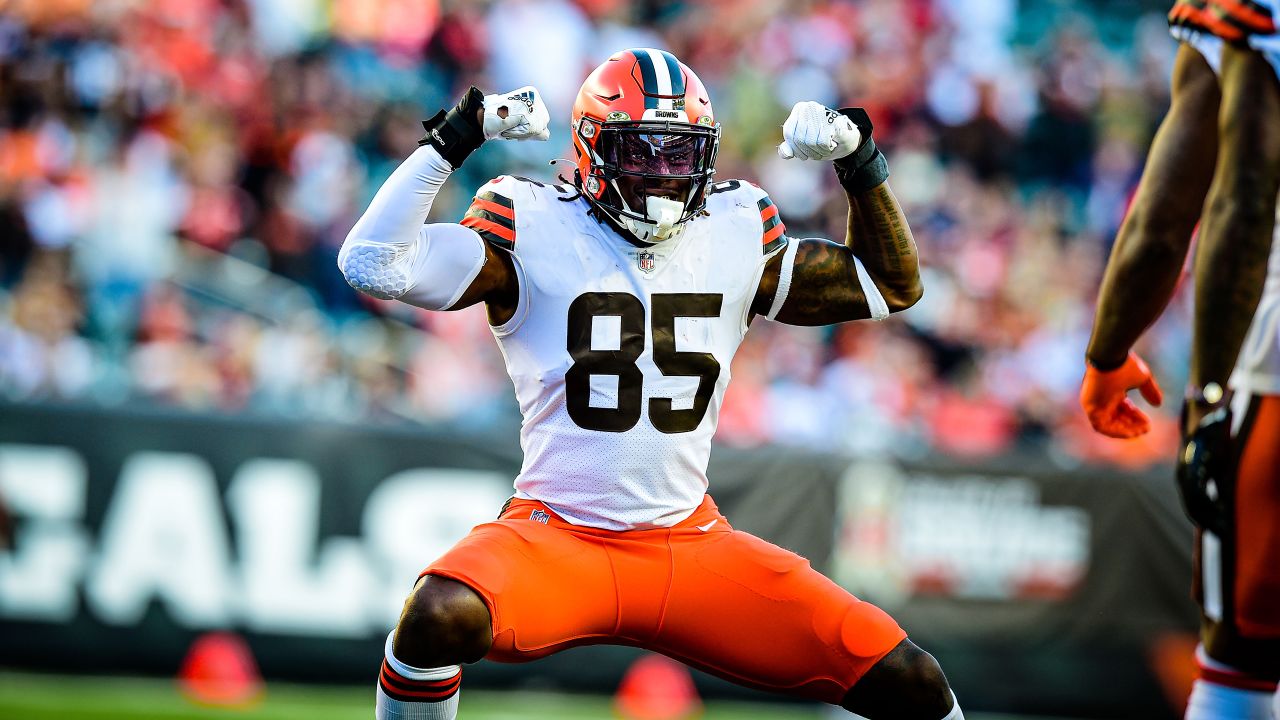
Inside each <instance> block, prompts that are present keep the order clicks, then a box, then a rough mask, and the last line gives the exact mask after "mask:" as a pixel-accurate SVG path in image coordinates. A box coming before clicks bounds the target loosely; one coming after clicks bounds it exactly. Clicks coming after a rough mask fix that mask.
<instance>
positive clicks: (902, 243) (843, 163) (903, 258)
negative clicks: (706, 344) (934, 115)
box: [752, 103, 924, 325]
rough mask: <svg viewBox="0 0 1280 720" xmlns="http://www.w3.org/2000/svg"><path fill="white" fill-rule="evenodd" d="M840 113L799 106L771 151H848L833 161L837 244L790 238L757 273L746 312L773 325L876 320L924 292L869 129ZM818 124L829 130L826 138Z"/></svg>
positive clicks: (860, 116)
mask: <svg viewBox="0 0 1280 720" xmlns="http://www.w3.org/2000/svg"><path fill="white" fill-rule="evenodd" d="M806 113H808V114H809V117H806V116H805V115H806ZM841 113H843V114H842V115H840V114H836V113H834V111H830V110H827V109H826V108H822V107H821V106H818V105H816V103H801V104H800V105H797V107H796V109H795V110H793V112H792V117H791V118H790V119H788V121H787V123H788V124H787V126H784V134H785V135H787V141H786V142H784V143H783V147H780V148H779V151H780V152H781V153H782V154H783V156H784V157H790V156H793V155H794V154H799V155H801V156H802V157H805V158H806V159H825V158H826V157H830V156H832V155H838V154H839V153H840V151H841V144H842V143H843V144H846V145H847V146H850V147H852V148H856V150H850V151H848V152H846V153H845V154H844V155H843V156H841V157H840V158H838V159H837V161H836V174H837V176H838V177H839V179H840V184H841V186H842V187H844V190H845V195H846V197H847V198H848V200H849V220H848V226H847V230H846V234H845V242H844V244H843V245H841V244H838V243H834V242H830V241H827V240H817V239H804V240H792V241H791V242H793V243H797V246H796V247H795V248H794V249H790V248H789V249H788V252H786V253H779V254H778V255H777V256H775V257H774V258H773V259H772V260H771V261H770V262H769V265H768V267H767V268H766V270H765V274H764V277H763V278H762V279H761V283H760V290H759V292H758V293H757V295H756V301H755V304H754V306H753V308H752V309H753V311H754V312H756V313H758V314H765V315H768V316H770V317H772V318H773V319H775V320H778V321H779V322H784V323H788V324H791V325H829V324H831V323H838V322H845V321H847V320H858V319H863V318H871V317H874V318H876V319H882V318H883V317H885V316H886V315H888V314H889V313H892V312H898V311H901V310H905V309H907V308H909V307H911V306H912V305H914V304H915V303H916V301H917V300H919V299H920V297H921V295H922V294H923V292H924V291H923V287H922V286H921V284H920V263H919V260H918V258H917V252H916V244H915V239H914V238H913V237H912V235H911V228H910V227H909V226H908V225H907V220H906V217H905V216H904V215H903V213H902V208H901V207H900V206H899V205H898V201H897V199H896V198H895V197H894V196H893V191H892V190H891V189H890V188H889V183H888V182H887V181H886V179H887V177H888V167H887V165H886V164H885V161H884V156H883V155H881V154H880V151H879V150H877V149H876V147H875V143H874V142H873V141H872V139H871V123H870V121H869V120H867V119H866V113H864V112H861V111H860V110H844V111H841ZM833 115H835V116H836V117H834V118H833V117H832V116H833ZM797 116H799V120H798V121H797V120H796V119H797ZM814 119H816V125H815V122H814ZM854 119H856V126H855V120H854ZM845 120H848V123H847V124H845V123H844V122H843V121H845ZM806 121H808V122H806ZM824 123H825V124H826V125H829V126H831V127H830V128H829V129H827V130H828V133H827V134H826V137H824V133H823V130H824V129H826V128H824V127H823V124H824ZM806 126H807V127H806ZM815 126H816V131H815V130H814V128H815ZM824 149H825V154H824Z"/></svg>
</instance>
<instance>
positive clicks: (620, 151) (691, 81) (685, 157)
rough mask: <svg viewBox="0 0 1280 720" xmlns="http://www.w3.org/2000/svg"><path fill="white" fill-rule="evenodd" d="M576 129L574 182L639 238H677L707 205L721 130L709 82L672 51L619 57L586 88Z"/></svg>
mask: <svg viewBox="0 0 1280 720" xmlns="http://www.w3.org/2000/svg"><path fill="white" fill-rule="evenodd" d="M571 128H572V131H573V148H574V150H575V151H576V152H577V170H575V171H574V183H575V184H576V185H577V186H578V188H579V190H581V191H582V194H583V195H584V196H586V198H587V199H588V201H590V202H591V204H592V206H594V207H595V208H596V209H597V210H598V211H599V212H601V213H604V214H605V215H607V216H608V217H609V218H611V219H612V220H613V221H615V222H616V223H617V224H618V225H620V226H622V227H623V228H624V229H626V230H628V231H630V232H631V234H633V235H634V236H635V237H636V238H637V239H638V240H640V241H642V242H648V243H653V242H658V241H661V240H666V239H669V238H672V237H674V236H676V235H677V234H679V232H680V231H681V229H682V228H683V225H684V223H685V222H687V221H689V220H690V219H691V218H693V217H694V216H695V215H697V214H698V213H699V212H701V210H702V208H703V207H704V206H705V205H706V195H707V188H708V186H709V185H710V184H711V178H712V176H713V175H715V159H716V151H717V150H718V149H719V146H720V125H719V124H718V123H717V122H716V121H715V115H714V113H713V112H712V109H711V100H710V99H709V98H708V97H707V90H706V88H705V87H703V85H702V81H701V80H699V79H698V76H697V75H694V74H693V71H692V70H690V69H689V68H688V67H687V66H685V65H684V64H683V63H681V62H680V61H679V60H676V58H675V56H674V55H672V54H671V53H669V52H666V51H665V50H654V49H651V48H635V49H631V50H623V51H621V52H618V53H615V54H614V55H613V56H612V57H610V58H609V59H608V60H606V61H605V62H604V64H602V65H601V66H600V67H598V68H596V69H595V70H594V71H592V73H591V74H590V75H589V76H587V79H586V81H585V82H584V83H582V89H580V90H579V91H578V99H577V100H576V101H575V102H574V104H573V119H572V123H571ZM620 181H621V182H620Z"/></svg>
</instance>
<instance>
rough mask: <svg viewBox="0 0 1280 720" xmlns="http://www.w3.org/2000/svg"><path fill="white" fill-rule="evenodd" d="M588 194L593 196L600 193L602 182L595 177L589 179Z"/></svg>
mask: <svg viewBox="0 0 1280 720" xmlns="http://www.w3.org/2000/svg"><path fill="white" fill-rule="evenodd" d="M587 192H589V193H591V194H592V195H595V194H597V193H599V192H600V181H599V180H598V179H596V176H594V175H592V176H590V177H588V178H587Z"/></svg>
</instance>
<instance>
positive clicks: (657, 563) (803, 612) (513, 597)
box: [423, 496, 906, 704]
mask: <svg viewBox="0 0 1280 720" xmlns="http://www.w3.org/2000/svg"><path fill="white" fill-rule="evenodd" d="M423 574H424V575H426V574H431V575H437V576H441V577H446V578H450V579H453V580H457V581H459V582H462V583H464V584H466V585H468V586H470V587H471V588H472V589H474V590H475V591H476V592H478V593H479V594H480V596H481V597H482V598H484V600H485V603H486V604H487V605H488V606H489V614H490V617H491V619H492V622H493V647H492V648H491V649H490V650H489V654H488V656H487V657H488V659H490V660H496V661H498V662H525V661H529V660H534V659H537V658H540V657H544V656H546V655H550V654H551V653H554V652H557V651H559V650H563V649H565V648H569V647H573V646H576V645H587V644H612V645H633V646H636V647H641V648H645V649H648V650H652V651H655V652H659V653H662V654H664V655H667V656H670V657H673V658H675V659H677V660H680V661H682V662H684V663H686V664H688V665H690V666H692V667H696V668H698V669H700V670H704V671H706V672H708V673H711V674H713V675H717V676H719V677H722V678H724V679H726V680H730V681H733V682H736V683H739V684H741V685H746V686H748V687H754V688H758V689H762V690H769V691H773V692H778V693H784V694H787V695H793V696H797V697H803V698H807V699H811V700H819V701H822V702H827V703H832V704H839V703H840V702H841V700H842V699H843V698H844V696H845V693H847V692H848V690H849V688H850V687H852V686H853V684H854V683H856V682H857V681H858V678H860V677H862V675H863V674H864V673H866V671H867V670H869V669H870V668H871V666H873V665H875V664H876V663H877V662H878V661H879V660H880V658H882V657H884V656H885V655H886V654H888V653H889V651H890V650H892V649H893V648H894V647H895V646H896V645H897V644H898V643H899V642H900V641H902V639H903V638H905V637H906V633H905V632H903V630H902V628H900V627H898V624H897V623H896V622H894V621H893V619H892V618H890V617H889V616H888V615H887V614H886V613H885V612H884V611H882V610H880V609H879V608H877V607H875V606H874V605H871V604H870V603H866V602H863V601H861V600H859V599H857V598H855V597H854V596H853V595H850V594H849V593H848V592H847V591H845V590H844V589H843V588H841V587H840V586H838V585H836V584H835V583H834V582H832V581H831V580H829V579H827V578H826V577H824V576H823V575H821V574H820V573H818V572H817V571H815V570H814V569H813V568H811V567H810V566H809V562H808V561H807V560H805V559H804V558H802V557H800V556H799V555H796V554H795V553H792V552H789V551H787V550H783V549H782V548H780V547H777V546H776V545H772V544H770V543H767V542H765V541H764V540H761V539H760V538H757V537H755V536H754V535H751V534H749V533H745V532H741V531H739V530H734V529H733V528H732V527H731V526H730V525H729V521H728V520H726V519H725V518H724V516H723V515H721V514H720V511H719V509H717V508H716V505H715V503H714V502H712V500H711V498H710V496H708V497H707V498H706V499H705V500H704V501H703V503H702V505H701V506H700V507H699V508H698V509H697V510H696V511H695V512H694V513H693V515H691V516H690V517H689V518H687V519H686V520H684V521H683V522H681V523H679V524H678V525H676V526H674V527H671V528H660V529H654V530H631V531H626V532H615V531H610V530H601V529H597V528H589V527H579V526H575V525H571V524H569V523H567V522H565V521H564V520H563V519H561V518H560V517H559V516H557V515H556V514H555V513H554V512H552V511H551V510H550V508H548V507H547V506H545V505H543V504H542V503H540V502H536V501H532V500H518V499H516V500H512V501H511V502H510V503H509V504H508V505H507V507H506V508H505V509H504V511H503V512H502V515H501V516H500V517H499V518H498V519H497V520H496V521H494V522H489V523H485V524H483V525H478V526H476V527H475V528H474V529H473V530H472V531H471V533H470V534H468V535H467V536H466V537H465V538H463V539H462V540H461V541H460V542H459V543H458V544H457V545H455V546H453V548H452V549H451V550H449V552H447V553H445V555H444V556H443V557H441V558H440V559H439V560H437V561H435V562H434V563H432V564H431V566H430V567H428V568H427V569H426V570H425V571H423Z"/></svg>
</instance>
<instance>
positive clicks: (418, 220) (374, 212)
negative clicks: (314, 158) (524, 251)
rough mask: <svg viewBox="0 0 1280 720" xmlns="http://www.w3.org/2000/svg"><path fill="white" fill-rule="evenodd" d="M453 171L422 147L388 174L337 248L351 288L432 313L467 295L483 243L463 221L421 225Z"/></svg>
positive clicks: (482, 253) (481, 264) (481, 263)
mask: <svg viewBox="0 0 1280 720" xmlns="http://www.w3.org/2000/svg"><path fill="white" fill-rule="evenodd" d="M452 171H453V168H452V166H450V165H449V163H448V162H446V161H445V159H444V158H442V157H440V153H439V152H438V151H437V150H436V149H435V148H433V147H431V146H424V147H420V148H418V149H417V150H416V151H415V152H414V153H413V154H412V155H410V156H409V158H408V159H407V160H405V161H404V162H403V163H402V164H401V165H400V167H398V168H396V170H395V172H393V173H392V174H391V177H389V178H387V181H386V182H385V183H383V185H382V187H381V188H380V189H379V190H378V194H377V195H375V196H374V198H373V202H371V203H370V204H369V209H368V210H366V211H365V213H364V215H362V216H361V217H360V220H358V221H357V222H356V224H355V227H353V228H351V232H350V233H348V234H347V239H346V241H345V242H343V244H342V250H340V251H339V252H338V267H339V268H340V269H341V270H342V275H343V276H344V277H345V278H346V279H347V282H348V283H349V284H350V285H351V287H353V288H355V289H357V290H359V291H361V292H364V293H366V294H369V295H372V296H373V297H376V298H381V299H383V300H403V301H404V302H407V303H409V304H411V305H416V306H418V307H421V308H426V309H427V310H447V309H449V308H450V307H451V306H453V304H454V303H456V302H457V301H458V299H459V298H460V297H462V294H463V293H464V292H466V290H467V288H468V287H469V286H470V285H471V282H472V281H473V280H475V277H476V275H478V274H479V273H480V269H481V268H482V267H484V261H485V249H484V243H483V241H481V239H480V236H479V235H477V234H476V233H475V232H474V231H472V230H470V229H468V228H465V227H462V226H461V225H455V224H453V223H437V224H432V225H423V223H424V222H425V221H426V219H427V214H428V213H429V212H430V211H431V204H432V202H434V201H435V197H436V193H438V192H439V191H440V187H441V186H442V185H444V182H445V180H447V179H448V177H449V174H450V173H451V172H452Z"/></svg>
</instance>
